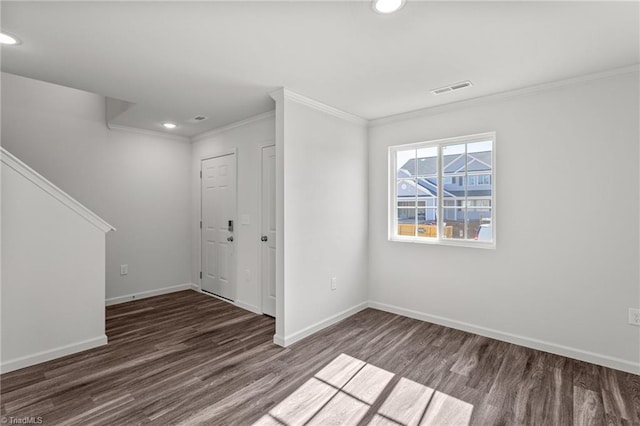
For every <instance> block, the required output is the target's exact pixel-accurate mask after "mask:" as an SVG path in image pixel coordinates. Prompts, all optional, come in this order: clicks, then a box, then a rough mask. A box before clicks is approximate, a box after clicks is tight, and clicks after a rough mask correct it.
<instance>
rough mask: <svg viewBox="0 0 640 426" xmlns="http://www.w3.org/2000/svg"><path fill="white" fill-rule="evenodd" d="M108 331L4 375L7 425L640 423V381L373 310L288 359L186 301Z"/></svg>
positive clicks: (110, 318) (173, 300) (199, 300)
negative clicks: (32, 421) (97, 342)
mask: <svg viewBox="0 0 640 426" xmlns="http://www.w3.org/2000/svg"><path fill="white" fill-rule="evenodd" d="M107 334H108V336H109V345H107V346H105V347H102V348H97V349H93V350H90V351H85V352H82V353H79V354H76V355H72V356H68V357H65V358H61V359H58V360H55V361H51V362H47V363H44V364H40V365H37V366H33V367H29V368H25V369H22V370H18V371H15V372H11V373H7V374H4V375H2V376H1V377H0V384H1V386H2V388H1V397H2V402H1V413H2V415H3V416H13V417H24V416H41V417H42V418H43V420H44V424H54V425H79V424H82V425H133V424H157V425H173V424H209V425H234V426H235V425H245V424H246V425H249V424H253V423H255V422H258V423H260V424H289V425H293V424H303V423H306V422H308V423H309V424H336V423H345V424H390V425H391V424H393V425H398V424H418V423H420V422H421V423H422V424H425V423H426V424H458V423H461V422H462V423H471V424H478V425H494V424H495V425H498V424H536V425H569V424H576V425H601V424H621V425H632V424H633V425H640V376H636V375H632V374H627V373H623V372H620V371H616V370H611V369H607V368H603V367H598V366H595V365H592V364H588V363H584V362H579V361H575V360H571V359H568V358H564V357H561V356H556V355H551V354H548V353H544V352H540V351H535V350H532V349H527V348H523V347H520V346H515V345H511V344H507V343H504V342H500V341H497V340H492V339H488V338H484V337H480V336H476V335H473V334H469V333H464V332H462V331H457V330H453V329H450V328H446V327H442V326H438V325H434V324H429V323H425V322H421V321H416V320H412V319H408V318H404V317H400V316H397V315H393V314H389V313H385V312H381V311H377V310H373V309H367V310H365V311H363V312H361V313H359V314H357V315H354V316H352V317H350V318H348V319H346V320H345V321H343V322H341V323H339V324H337V325H335V326H333V327H330V328H328V329H326V330H324V331H322V332H320V333H318V334H316V335H314V336H312V337H309V338H307V339H305V340H303V341H301V342H298V343H297V344H295V345H292V346H291V347H289V348H287V349H283V348H280V347H278V346H275V345H274V344H273V343H272V339H273V334H274V321H273V319H271V318H268V317H265V316H259V315H254V314H252V313H249V312H247V311H244V310H242V309H239V308H236V307H234V306H232V305H230V304H228V303H225V302H222V301H219V300H217V299H215V298H211V297H208V296H206V295H203V294H199V293H196V292H192V291H184V292H180V293H173V294H170V295H164V296H158V297H154V298H150V299H145V300H140V301H136V302H130V303H126V304H122V305H116V306H111V307H108V308H107ZM342 354H343V355H342ZM348 369H351V370H353V373H349V374H351V375H350V376H349V377H347V378H346V379H345V377H346V376H345V374H346V373H345V371H346V370H348ZM365 372H367V373H366V374H368V376H366V375H365ZM354 375H355V378H353V376H354ZM334 376H335V377H337V378H336V379H335V380H334ZM340 377H342V379H340V380H342V381H341V382H340V380H338V379H339V378H340ZM343 379H344V380H343ZM338 382H339V383H338ZM345 383H346V384H345ZM349 386H350V388H349ZM358 387H360V390H358ZM301 392H302V393H303V394H301ZM304 392H308V394H307V395H304ZM332 392H333V393H332ZM345 392H347V393H345ZM348 392H351V393H348ZM412 392H413V393H412ZM336 393H339V394H340V395H339V397H332V396H331V395H334V396H335V395H336ZM349 395H350V396H349ZM340 397H341V398H342V400H340V401H342V402H340V401H338V400H339V399H340ZM323 398H324V399H323ZM403 398H404V399H403ZM349 401H351V402H349ZM393 401H396V402H395V404H396V407H395V410H396V413H397V417H394V416H395V415H396V414H394V412H393V409H394V407H392V406H393V404H394V402H393ZM420 401H423V402H420ZM314 404H315V405H314ZM341 404H342V405H341ZM345 404H346V405H345ZM349 404H351V405H349ZM420 404H422V405H420ZM314 407H315V408H314ZM331 407H337V408H334V409H332V408H331ZM345 407H346V408H345ZM349 407H359V408H358V410H359V411H358V410H356V411H357V412H356V411H353V410H355V408H353V409H352V408H349ZM447 407H449V408H448V409H449V410H450V413H445V412H443V410H445V409H447ZM332 410H333V411H332ZM349 410H351V411H349ZM385 410H386V411H385ZM389 410H392V411H389ZM411 410H414V411H415V413H416V414H415V415H414V414H412V411H411ZM438 410H440V412H438ZM350 413H351V414H350ZM353 413H356V414H357V415H356V414H353ZM389 413H391V414H389ZM287 416H288V417H287ZM292 416H293V417H292ZM296 416H297V417H296ZM340 416H343V417H340ZM412 416H413V417H412ZM465 416H466V417H465ZM340 418H342V419H343V420H344V421H339V420H336V419H340ZM400 418H406V419H409V420H406V421H405V420H401V419H400ZM346 419H349V420H346ZM447 419H448V420H447Z"/></svg>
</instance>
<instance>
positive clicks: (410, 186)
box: [396, 179, 416, 207]
mask: <svg viewBox="0 0 640 426" xmlns="http://www.w3.org/2000/svg"><path fill="white" fill-rule="evenodd" d="M396 195H397V197H398V200H397V201H398V202H401V201H402V202H412V203H413V204H410V205H411V206H414V207H415V205H416V181H415V179H402V180H399V181H398V185H397V189H396ZM404 206H405V207H407V206H408V205H407V204H404Z"/></svg>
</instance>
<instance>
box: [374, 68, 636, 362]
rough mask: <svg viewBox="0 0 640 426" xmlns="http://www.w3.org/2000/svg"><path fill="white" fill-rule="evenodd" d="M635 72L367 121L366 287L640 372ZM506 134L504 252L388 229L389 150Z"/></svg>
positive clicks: (389, 301)
mask: <svg viewBox="0 0 640 426" xmlns="http://www.w3.org/2000/svg"><path fill="white" fill-rule="evenodd" d="M638 91H639V83H638V74H637V73H630V74H629V73H627V74H625V75H620V76H617V77H611V78H606V79H599V80H595V81H590V82H586V83H582V84H574V85H569V86H565V87H558V88H554V89H553V90H548V91H542V92H537V93H531V94H529V95H526V96H519V97H516V98H511V99H503V100H493V101H487V102H484V103H476V104H474V105H475V106H474V105H471V106H467V107H465V106H462V107H458V108H456V107H453V108H443V109H441V110H440V111H439V112H438V111H436V112H434V113H432V114H430V115H429V114H425V115H423V116H421V117H419V116H415V115H413V118H408V119H406V120H402V121H396V122H390V121H389V120H387V122H386V123H385V122H384V120H383V121H382V123H378V125H376V124H375V123H374V126H373V127H372V128H371V129H370V162H369V173H370V185H369V197H370V214H369V221H370V223H369V233H370V258H369V265H370V266H369V277H370V298H371V300H373V301H374V302H377V303H378V304H380V305H379V306H380V307H382V308H384V309H387V310H392V311H396V312H402V313H404V314H408V315H410V316H415V317H419V318H423V319H426V320H430V321H434V322H440V323H444V324H448V325H451V326H454V327H458V328H462V329H467V330H471V331H475V332H478V333H480V334H486V335H490V336H494V337H498V338H501V339H504V340H510V341H514V342H517V343H521V344H525V345H527V346H532V347H538V348H542V349H546V350H550V351H554V352H557V353H564V354H567V355H570V356H573V357H576V358H581V359H586V360H590V361H593V362H596V363H600V364H605V365H610V366H613V367H616V368H623V369H627V370H629V371H636V372H638V371H640V362H639V361H640V330H639V329H638V327H634V326H632V325H629V324H627V309H628V308H629V307H638V306H640V285H639V284H640V280H639V271H638V258H639V255H640V253H639V238H638V236H639V226H638V222H639V221H638V217H639V213H640V212H639V201H640V200H639V197H638V194H639V184H638V182H639V174H638V169H639V167H638V159H639V149H638V145H639V137H640V134H639V129H638V125H639V106H638V105H639V98H638V93H639V92H638ZM494 130H495V131H496V132H497V151H496V156H497V198H498V199H497V202H498V204H497V224H496V226H497V232H498V240H497V249H496V250H481V249H473V248H464V247H446V246H434V245H421V244H414V243H402V242H390V241H388V240H387V211H388V209H387V205H388V199H387V194H388V166H387V164H388V163H387V147H388V146H390V145H395V144H402V143H409V142H418V141H427V140H433V139H438V138H445V137H451V136H460V135H468V134H474V133H480V132H487V131H494Z"/></svg>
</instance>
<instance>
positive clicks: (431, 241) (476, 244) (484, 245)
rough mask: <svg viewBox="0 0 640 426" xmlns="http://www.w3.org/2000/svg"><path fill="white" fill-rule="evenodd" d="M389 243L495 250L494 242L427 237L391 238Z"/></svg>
mask: <svg viewBox="0 0 640 426" xmlns="http://www.w3.org/2000/svg"><path fill="white" fill-rule="evenodd" d="M389 241H392V242H398V243H414V244H428V245H438V246H455V247H469V248H476V249H489V250H495V249H496V242H495V241H492V242H481V241H456V240H438V239H436V238H428V237H400V236H395V235H394V236H391V237H390V238H389Z"/></svg>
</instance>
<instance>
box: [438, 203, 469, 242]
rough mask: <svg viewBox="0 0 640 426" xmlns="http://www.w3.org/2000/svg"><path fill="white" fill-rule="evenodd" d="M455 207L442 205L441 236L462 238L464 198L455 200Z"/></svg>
mask: <svg viewBox="0 0 640 426" xmlns="http://www.w3.org/2000/svg"><path fill="white" fill-rule="evenodd" d="M454 203H455V204H457V205H458V206H457V207H444V208H443V209H442V214H443V216H444V217H443V221H444V223H443V227H444V228H443V229H444V231H443V233H444V235H443V236H442V237H443V238H453V239H463V238H464V223H465V220H464V212H465V208H464V206H463V204H464V200H455V201H454Z"/></svg>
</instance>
